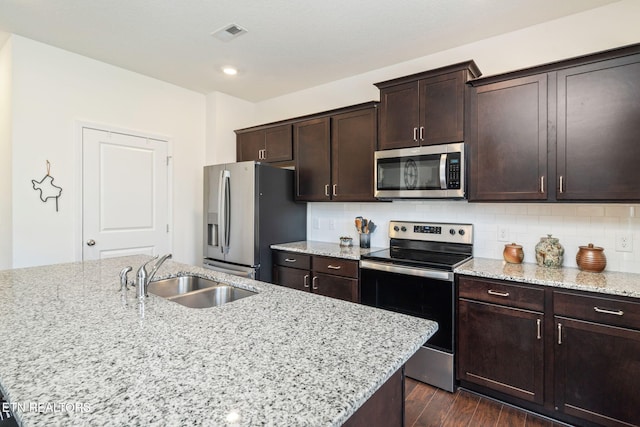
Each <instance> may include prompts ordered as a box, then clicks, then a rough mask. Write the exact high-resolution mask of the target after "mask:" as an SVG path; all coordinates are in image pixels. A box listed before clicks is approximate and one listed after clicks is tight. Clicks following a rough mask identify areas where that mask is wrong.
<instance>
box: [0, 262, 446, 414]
mask: <svg viewBox="0 0 640 427" xmlns="http://www.w3.org/2000/svg"><path fill="white" fill-rule="evenodd" d="M148 259H149V258H148V257H144V256H133V257H123V258H112V259H107V260H102V261H88V262H84V263H70V264H60V265H52V266H44V267H34V268H26V269H16V270H5V271H0V336H1V337H2V338H3V343H2V345H1V346H0V361H1V362H0V391H1V392H2V393H3V394H4V395H5V397H6V398H7V400H8V401H9V402H10V403H11V404H12V409H14V412H15V415H16V416H17V418H18V420H19V421H20V422H21V423H22V424H23V425H25V426H38V425H43V426H44V425H89V424H90V425H184V424H189V425H232V426H250V425H278V426H279V425H282V426H294V425H295V426H303V425H309V426H337V425H341V424H343V423H344V422H345V421H346V420H347V419H349V417H350V416H351V415H353V414H354V413H355V412H356V411H357V410H358V408H360V407H361V406H362V405H363V404H364V403H365V402H366V401H367V400H368V399H369V398H370V397H371V396H372V395H373V394H374V393H375V392H376V391H377V390H378V389H379V388H380V387H381V386H382V385H383V384H384V383H385V382H386V381H387V380H388V379H389V378H391V376H392V375H393V374H394V373H396V372H397V371H398V369H400V368H401V367H402V366H403V364H404V363H405V362H406V361H407V360H408V359H409V358H410V357H411V356H412V355H413V354H414V353H415V351H416V350H417V349H418V348H419V347H420V346H421V345H422V344H423V343H424V342H425V341H426V340H427V339H428V338H429V337H430V336H431V335H433V333H434V332H435V331H436V329H437V324H436V323H434V322H431V321H428V320H424V319H420V318H415V317H410V316H404V315H401V314H397V313H392V312H388V311H383V310H378V309H375V308H371V307H367V306H362V305H358V304H353V303H349V302H345V301H340V300H336V299H331V298H326V297H322V296H318V295H314V294H308V293H303V292H297V291H294V290H290V289H287V288H283V287H280V286H275V285H271V284H268V283H263V282H258V281H254V280H249V279H242V278H238V277H235V276H230V275H227V274H224V273H216V272H213V271H210V270H205V269H202V268H199V267H194V266H189V265H185V264H180V263H177V262H172V261H167V262H166V263H165V264H164V265H163V266H162V267H161V268H160V270H159V272H158V274H157V277H156V278H157V279H159V278H163V277H170V276H176V275H181V274H196V275H198V276H201V277H207V278H210V279H213V280H217V281H219V282H223V283H228V284H231V285H234V286H237V287H240V288H244V289H247V290H251V291H254V292H257V294H256V295H253V296H250V297H247V298H243V299H240V300H237V301H234V302H231V303H227V304H224V305H222V306H219V307H213V308H209V309H193V308H188V307H184V306H182V305H180V304H177V303H175V302H171V301H168V300H166V299H164V298H161V297H158V296H155V295H150V296H149V297H148V298H147V299H146V301H145V303H144V304H143V305H140V304H139V303H138V301H137V299H136V293H135V290H133V289H130V290H129V291H127V292H124V293H123V292H120V291H119V280H118V273H119V272H120V270H121V269H122V268H123V267H125V266H128V265H130V266H133V268H134V272H135V270H136V269H137V267H138V266H139V265H140V264H142V263H143V262H144V261H146V260H148Z"/></svg>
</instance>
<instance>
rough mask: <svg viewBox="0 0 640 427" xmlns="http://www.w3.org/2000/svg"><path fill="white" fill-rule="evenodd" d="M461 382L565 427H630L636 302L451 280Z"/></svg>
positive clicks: (636, 375) (638, 420) (639, 332)
mask: <svg viewBox="0 0 640 427" xmlns="http://www.w3.org/2000/svg"><path fill="white" fill-rule="evenodd" d="M457 336H458V344H457V357H458V359H457V360H458V361H457V377H458V379H459V380H460V382H461V385H462V386H464V387H466V388H468V389H471V390H475V391H478V392H480V393H483V394H486V395H489V396H492V397H495V398H497V399H500V400H503V401H506V402H508V403H511V404H514V405H518V406H521V407H523V408H525V409H528V410H532V411H535V412H538V413H541V414H543V415H546V416H550V417H552V418H555V419H558V420H561V421H564V422H568V423H570V424H571V425H577V426H585V427H595V426H627V427H629V426H640V302H639V301H638V300H637V299H635V298H627V297H621V296H611V295H604V294H600V293H594V292H581V291H574V290H562V289H558V288H553V287H546V286H545V287H543V286H536V285H524V284H520V283H517V284H516V283H514V282H509V281H501V280H491V279H481V278H476V277H469V276H459V277H458V333H457Z"/></svg>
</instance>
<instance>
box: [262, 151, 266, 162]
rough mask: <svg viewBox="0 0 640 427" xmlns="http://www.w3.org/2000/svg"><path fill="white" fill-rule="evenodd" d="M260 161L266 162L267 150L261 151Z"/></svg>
mask: <svg viewBox="0 0 640 427" xmlns="http://www.w3.org/2000/svg"><path fill="white" fill-rule="evenodd" d="M262 160H267V149H266V148H263V149H262Z"/></svg>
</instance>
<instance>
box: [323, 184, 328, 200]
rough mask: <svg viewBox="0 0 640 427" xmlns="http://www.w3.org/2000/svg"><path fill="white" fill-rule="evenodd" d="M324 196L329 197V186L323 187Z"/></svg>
mask: <svg viewBox="0 0 640 427" xmlns="http://www.w3.org/2000/svg"><path fill="white" fill-rule="evenodd" d="M324 195H325V196H327V197H329V184H327V185H325V186H324Z"/></svg>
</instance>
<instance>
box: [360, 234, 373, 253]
mask: <svg viewBox="0 0 640 427" xmlns="http://www.w3.org/2000/svg"><path fill="white" fill-rule="evenodd" d="M360 247H361V248H365V249H368V248H370V247H371V235H370V234H369V233H360Z"/></svg>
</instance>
